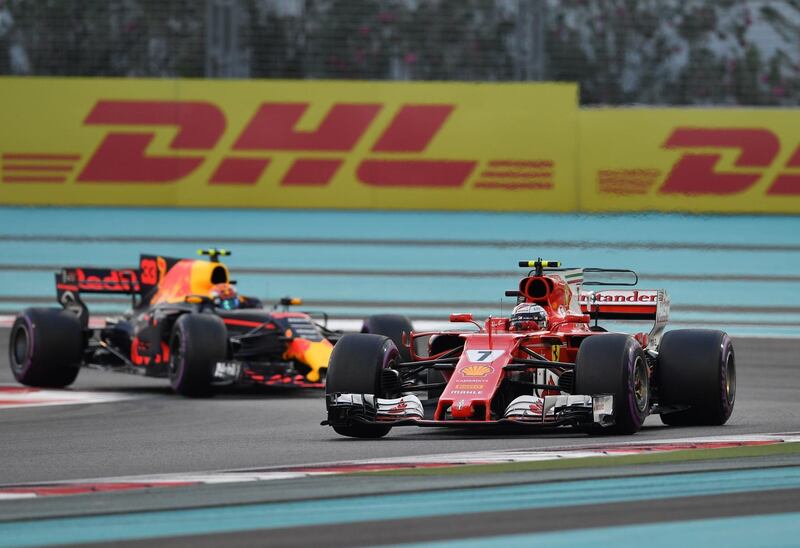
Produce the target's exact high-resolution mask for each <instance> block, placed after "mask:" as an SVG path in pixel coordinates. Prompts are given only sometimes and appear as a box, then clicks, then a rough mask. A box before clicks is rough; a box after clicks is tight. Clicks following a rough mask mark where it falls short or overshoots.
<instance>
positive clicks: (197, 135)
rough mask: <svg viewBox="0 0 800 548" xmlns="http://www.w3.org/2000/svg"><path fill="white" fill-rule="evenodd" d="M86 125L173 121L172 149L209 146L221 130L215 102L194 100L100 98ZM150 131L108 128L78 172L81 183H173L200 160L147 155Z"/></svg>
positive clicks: (221, 119) (222, 122)
mask: <svg viewBox="0 0 800 548" xmlns="http://www.w3.org/2000/svg"><path fill="white" fill-rule="evenodd" d="M84 123H85V124H89V125H139V126H177V127H178V128H179V130H178V133H177V135H176V136H175V138H174V139H173V140H172V142H171V143H170V148H172V149H175V150H209V149H211V148H213V147H214V145H216V144H217V141H218V140H219V138H220V137H221V136H222V134H223V132H224V131H225V116H224V114H223V113H222V111H221V110H220V109H219V108H218V107H217V106H215V105H212V104H210V103H204V102H193V101H98V103H97V104H96V105H95V107H94V109H92V112H91V113H89V116H87V118H86V120H85V121H84ZM153 137H155V133H154V132H141V133H139V132H137V133H125V132H111V133H109V134H108V135H106V137H105V139H104V140H103V142H102V143H100V146H99V147H98V148H97V150H96V151H95V153H94V155H93V156H92V157H91V158H90V159H89V162H88V163H87V164H86V167H85V168H84V169H83V172H81V174H80V175H79V176H78V181H81V182H139V183H165V182H173V181H176V180H178V179H181V178H183V177H186V176H187V175H189V174H190V173H191V172H192V171H194V170H195V169H197V167H199V166H200V164H202V162H203V160H204V158H203V157H202V156H200V157H198V156H188V157H187V156H183V155H182V156H147V155H146V154H145V152H146V150H147V147H148V146H149V144H150V142H151V141H152V140H153Z"/></svg>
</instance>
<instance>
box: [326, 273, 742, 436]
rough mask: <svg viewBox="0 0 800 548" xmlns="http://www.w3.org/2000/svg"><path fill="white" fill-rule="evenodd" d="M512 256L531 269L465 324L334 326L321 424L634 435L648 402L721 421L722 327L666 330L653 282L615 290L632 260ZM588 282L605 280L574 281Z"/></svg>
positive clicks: (666, 416) (728, 404)
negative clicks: (446, 327)
mask: <svg viewBox="0 0 800 548" xmlns="http://www.w3.org/2000/svg"><path fill="white" fill-rule="evenodd" d="M519 264H520V266H521V267H525V268H528V269H531V268H532V270H530V271H529V272H528V273H527V275H526V276H525V277H524V278H522V280H521V281H520V283H519V288H518V289H516V290H513V291H506V296H513V297H517V305H516V307H515V308H514V311H513V313H512V314H511V316H510V317H498V318H492V317H490V318H488V319H487V320H486V321H485V323H483V325H481V324H479V323H478V322H475V321H474V320H473V317H472V315H471V314H452V315H451V316H450V321H451V322H462V323H472V324H474V325H475V326H476V327H477V330H475V329H471V328H470V329H459V330H454V331H438V332H421V333H413V332H409V333H408V334H406V335H405V336H404V337H403V342H404V344H405V347H404V348H403V349H398V348H397V346H396V344H395V342H394V341H392V340H390V339H388V338H386V337H382V336H380V335H374V334H350V335H345V336H344V337H342V339H341V340H340V341H339V342H338V344H337V345H336V347H335V348H334V350H333V353H332V355H331V360H330V364H329V366H328V378H327V385H326V404H327V412H328V418H327V420H326V421H323V423H322V424H328V425H330V426H332V427H333V429H334V430H335V431H336V432H337V433H339V434H341V435H343V436H351V437H358V438H379V437H382V436H385V435H386V434H387V433H388V432H389V431H390V430H391V428H392V427H395V426H404V425H416V426H456V427H468V426H486V425H497V426H501V425H511V426H516V427H524V426H529V427H557V426H562V425H570V426H575V427H580V428H581V429H583V430H586V431H588V432H589V433H615V434H633V433H635V432H637V431H638V430H639V429H640V428H641V426H642V423H643V422H644V420H645V418H646V417H647V416H648V415H649V414H651V413H657V414H660V415H661V420H662V422H664V423H665V424H668V425H697V424H707V425H721V424H724V423H725V422H726V421H727V420H728V418H729V417H730V415H731V411H732V410H733V405H734V399H735V395H736V368H735V360H734V352H733V346H732V344H731V340H730V338H729V337H728V335H727V334H725V333H723V332H721V331H711V330H697V329H679V330H672V331H667V332H665V327H666V324H667V319H668V314H669V299H668V297H667V294H666V292H665V291H663V290H642V289H630V288H627V287H625V288H623V289H620V288H619V287H620V286H634V285H636V284H637V283H638V276H637V275H636V273H635V272H633V271H631V270H616V269H615V270H611V269H600V268H585V269H567V268H561V267H560V264H559V263H557V262H555V261H542V260H541V259H539V260H536V261H522V262H520V263H519ZM585 277H587V278H588V277H594V278H603V277H605V278H607V279H608V280H607V281H600V280H598V281H589V279H587V280H586V282H584V278H585ZM620 279H622V281H620ZM592 285H596V286H616V287H617V288H616V289H601V290H597V291H583V290H582V288H583V287H589V286H592ZM599 320H625V321H634V320H647V321H652V322H653V327H652V329H651V330H650V331H649V333H644V332H641V333H636V334H634V335H627V334H623V333H612V332H609V331H607V330H606V329H605V328H604V327H602V326H600V325H599ZM400 350H404V351H405V352H407V353H408V354H409V355H410V356H411V359H410V360H406V359H404V358H403V357H401V354H400ZM422 375H424V377H423V379H424V380H423V381H420V380H419V379H420V377H421V376H422Z"/></svg>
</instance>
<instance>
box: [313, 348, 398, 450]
mask: <svg viewBox="0 0 800 548" xmlns="http://www.w3.org/2000/svg"><path fill="white" fill-rule="evenodd" d="M399 359H400V353H399V352H398V350H397V346H395V344H394V342H393V341H392V340H391V339H390V338H388V337H384V336H382V335H368V334H362V333H352V334H349V335H345V336H344V337H342V338H341V339H340V340H339V342H337V343H336V346H334V347H333V352H332V353H331V359H330V362H329V364H328V376H327V378H326V382H325V393H326V394H338V393H342V394H372V395H374V396H375V397H387V396H393V395H397V393H398V392H399V388H400V387H399V376H398V375H397V374H396V372H395V371H394V370H393V369H391V366H392V365H393V364H394V363H397V361H399ZM328 420H329V421H331V423H332V424H333V429H334V430H335V431H336V433H338V434H341V435H342V436H348V437H352V438H382V437H383V436H385V435H386V434H388V433H389V430H391V429H392V427H391V426H388V425H383V424H364V423H360V422H357V421H350V422H342V419H341V417H336V416H331V413H330V409H329V413H328Z"/></svg>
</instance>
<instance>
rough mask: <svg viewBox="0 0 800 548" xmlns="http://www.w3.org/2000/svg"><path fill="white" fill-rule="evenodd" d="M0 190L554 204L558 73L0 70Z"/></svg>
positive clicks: (567, 186)
mask: <svg viewBox="0 0 800 548" xmlns="http://www.w3.org/2000/svg"><path fill="white" fill-rule="evenodd" d="M0 98H1V99H2V100H0V127H2V132H0V153H1V154H2V183H0V203H3V204H34V205H46V204H54V205H70V204H71V205H99V204H110V205H152V206H214V207H219V206H226V207H314V208H321V207H325V208H329V207H333V208H383V209H398V208H399V209H487V210H519V211H537V210H539V211H541V210H550V211H570V210H574V209H576V208H577V206H578V203H577V194H576V192H575V190H576V189H575V181H576V176H577V173H576V170H577V161H576V160H577V146H576V143H577V140H576V133H577V127H578V120H577V116H578V108H577V86H576V85H573V84H502V85H501V84H471V83H374V82H341V81H337V82H318V81H264V80H262V81H218V80H216V81H208V80H134V79H81V78H63V79H54V78H0Z"/></svg>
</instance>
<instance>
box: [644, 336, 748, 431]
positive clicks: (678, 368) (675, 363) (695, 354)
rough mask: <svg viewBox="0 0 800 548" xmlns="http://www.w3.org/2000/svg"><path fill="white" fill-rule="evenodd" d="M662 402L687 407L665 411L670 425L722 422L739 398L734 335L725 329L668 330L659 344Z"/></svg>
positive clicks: (728, 415)
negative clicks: (731, 336) (686, 407)
mask: <svg viewBox="0 0 800 548" xmlns="http://www.w3.org/2000/svg"><path fill="white" fill-rule="evenodd" d="M657 379H658V391H659V400H660V401H659V404H660V405H661V406H663V407H665V408H669V407H671V406H678V407H684V406H688V409H682V410H680V411H675V412H672V413H662V414H661V422H663V423H664V424H667V425H670V426H696V425H717V426H718V425H722V424H725V422H727V420H728V418H729V417H730V416H731V412H732V411H733V404H734V401H735V399H736V360H735V358H734V354H733V344H732V343H731V339H730V337H728V335H727V334H726V333H724V332H722V331H712V330H705V329H677V330H675V331H667V332H666V333H664V336H663V338H662V339H661V344H660V345H659V348H658V367H657Z"/></svg>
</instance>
